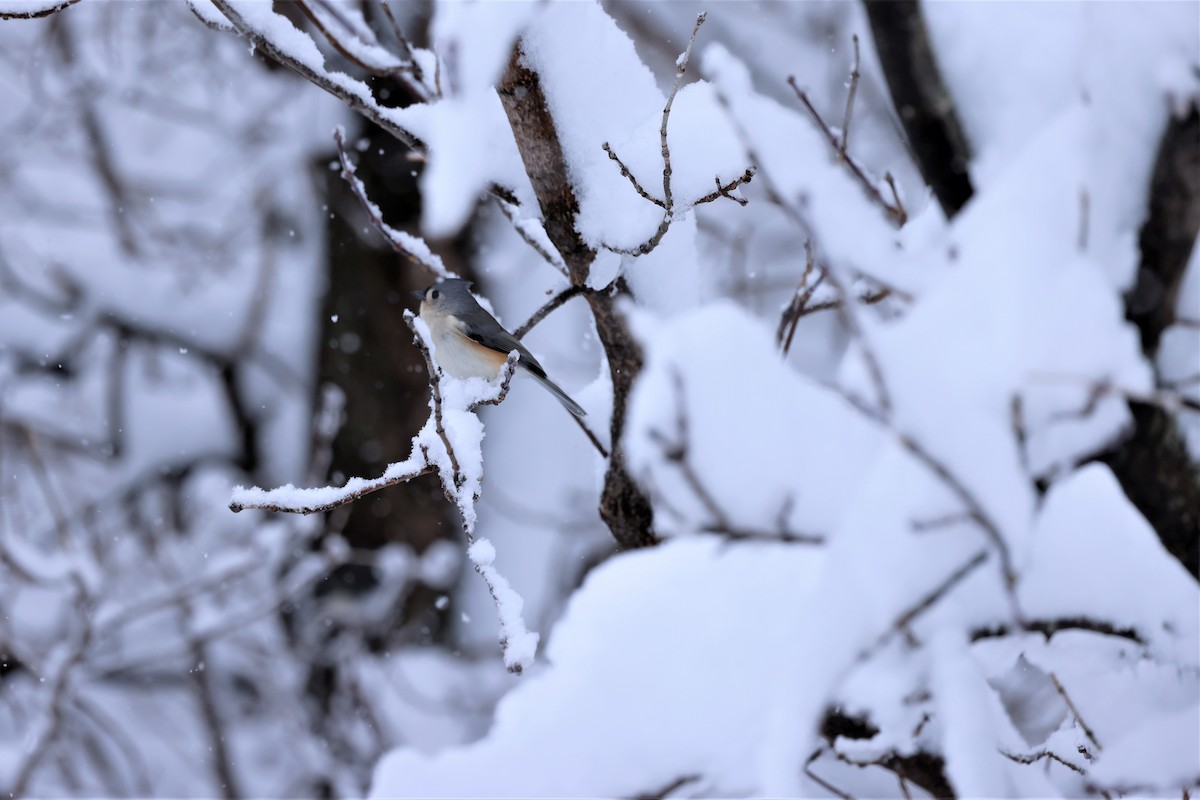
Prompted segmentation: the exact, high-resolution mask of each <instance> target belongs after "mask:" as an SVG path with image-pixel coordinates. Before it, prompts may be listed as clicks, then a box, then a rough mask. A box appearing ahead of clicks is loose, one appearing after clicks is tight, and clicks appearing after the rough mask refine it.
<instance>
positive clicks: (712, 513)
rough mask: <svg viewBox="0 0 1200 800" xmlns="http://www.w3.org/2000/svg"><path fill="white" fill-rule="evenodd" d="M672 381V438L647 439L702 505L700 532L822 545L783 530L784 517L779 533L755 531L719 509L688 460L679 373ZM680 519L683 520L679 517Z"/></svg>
mask: <svg viewBox="0 0 1200 800" xmlns="http://www.w3.org/2000/svg"><path fill="white" fill-rule="evenodd" d="M671 380H672V383H673V385H674V388H675V435H674V438H673V439H671V438H668V437H667V436H666V435H665V434H664V433H663V432H662V431H659V430H651V431H650V432H649V436H650V438H651V439H653V440H654V442H655V443H656V444H658V445H659V447H661V448H662V451H663V457H664V458H665V459H666V460H667V461H669V462H670V463H672V464H674V465H675V466H676V468H678V470H679V474H680V475H681V476H682V477H683V480H684V482H685V483H687V485H688V488H690V489H691V490H692V493H693V494H695V495H696V498H697V499H698V500H699V501H700V504H701V505H702V506H704V509H705V511H707V512H708V515H709V517H710V518H711V519H712V522H711V523H710V524H708V525H703V526H700V528H699V530H701V531H703V532H705V533H714V534H718V535H721V536H723V537H725V538H726V539H730V540H734V541H751V540H758V541H772V542H790V543H795V544H824V543H825V537H823V536H819V535H817V534H809V533H796V532H794V531H789V530H787V529H786V527H785V525H784V523H785V522H786V518H783V519H781V521H780V530H779V531H777V532H775V531H773V532H767V531H754V530H749V529H747V528H743V527H741V526H738V525H736V524H734V522H733V521H732V520H731V519H730V518H729V515H728V514H726V513H725V511H724V509H722V508H721V506H720V504H719V503H718V502H717V500H716V498H715V497H713V495H712V492H710V491H709V489H708V487H707V486H706V485H705V484H704V481H703V480H701V478H700V475H699V474H698V473H697V472H696V469H695V467H694V466H693V465H692V462H691V459H690V458H689V457H688V452H689V447H690V435H689V429H690V422H689V419H688V415H687V407H686V404H685V400H686V395H685V393H684V386H683V376H682V375H681V374H680V373H679V371H678V370H672V372H671ZM680 517H681V519H684V517H683V516H682V514H680Z"/></svg>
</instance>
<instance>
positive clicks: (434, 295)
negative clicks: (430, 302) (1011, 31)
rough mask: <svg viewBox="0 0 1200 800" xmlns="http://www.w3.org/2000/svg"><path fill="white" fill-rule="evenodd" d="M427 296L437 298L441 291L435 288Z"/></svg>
mask: <svg viewBox="0 0 1200 800" xmlns="http://www.w3.org/2000/svg"><path fill="white" fill-rule="evenodd" d="M429 296H430V297H432V298H433V299H434V300H437V299H438V298H439V297H441V296H442V293H441V292H439V291H438V290H437V289H434V290H433V291H432V292H430V293H429Z"/></svg>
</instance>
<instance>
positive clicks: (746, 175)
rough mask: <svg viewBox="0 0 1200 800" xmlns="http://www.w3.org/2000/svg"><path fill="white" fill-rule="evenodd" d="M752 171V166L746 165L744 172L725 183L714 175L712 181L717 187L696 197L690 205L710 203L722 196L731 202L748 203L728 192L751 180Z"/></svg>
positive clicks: (741, 204) (752, 177)
mask: <svg viewBox="0 0 1200 800" xmlns="http://www.w3.org/2000/svg"><path fill="white" fill-rule="evenodd" d="M754 171H755V170H754V167H747V168H746V171H745V172H743V173H742V174H741V175H739V176H737V177H736V178H734V179H733V180H731V181H730V182H729V183H725V184H723V183H721V179H720V178H717V177H714V178H713V182H714V183H716V185H717V188H716V189H714V190H713V191H711V192H709V193H708V194H706V195H704V196H703V197H701V198H699V199H697V200H696V201H695V202H694V203H692V205H693V206H699V205H704V204H705V203H711V202H713V201H714V200H717V199H719V198H721V197H724V198H725V199H726V200H732V201H733V202H735V203H737V204H738V205H739V206H745V205H747V204H749V202H750V201H749V200H747V199H746V198H744V197H735V196H734V195H732V194H730V192H732V191H733V190H734V189H736V188H737V187H739V186H741V185H742V184H743V183H749V182H750V181H751V180H753V179H754Z"/></svg>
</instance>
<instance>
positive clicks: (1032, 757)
mask: <svg viewBox="0 0 1200 800" xmlns="http://www.w3.org/2000/svg"><path fill="white" fill-rule="evenodd" d="M1000 755H1002V756H1004V757H1005V758H1007V759H1009V760H1010V761H1015V762H1017V763H1018V764H1036V763H1037V762H1039V761H1042V760H1043V759H1050V760H1051V761H1057V762H1058V763H1059V764H1062V765H1063V766H1064V767H1066V768H1067V769H1069V770H1071V771H1072V772H1078V773H1079V774H1080V775H1086V774H1087V771H1086V770H1084V769H1083V768H1082V767H1077V766H1076V765H1074V764H1072V763H1071V762H1070V761H1067V760H1066V759H1065V758H1063V757H1062V756H1060V755H1058V754H1057V753H1052V752H1050V751H1049V750H1038V751H1037V752H1036V753H1010V752H1008V751H1007V750H1001V751H1000Z"/></svg>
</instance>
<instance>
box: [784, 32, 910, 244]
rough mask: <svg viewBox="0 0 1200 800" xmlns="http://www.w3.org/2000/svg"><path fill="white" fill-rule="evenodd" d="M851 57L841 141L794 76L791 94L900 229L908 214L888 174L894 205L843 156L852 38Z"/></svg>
mask: <svg viewBox="0 0 1200 800" xmlns="http://www.w3.org/2000/svg"><path fill="white" fill-rule="evenodd" d="M854 53H855V56H854V71H853V72H852V73H851V82H850V93H849V95H848V96H847V98H846V120H845V127H844V128H843V129H842V135H841V136H840V137H839V136H838V135H837V134H836V133H834V132H833V129H832V128H830V127H829V125H828V123H826V122H825V118H824V117H822V116H821V112H819V111H817V108H816V106H814V105H813V104H812V100H810V99H809V97H808V92H806V91H804V90H803V89H801V88H800V85H799V84H798V83H796V76H795V75H789V76H788V79H787V81H788V85H789V86H791V87H792V91H794V92H795V93H796V97H797V98H798V99H799V100H800V103H801V104H802V105H803V106H804V108H805V110H807V111H808V114H809V116H810V117H812V119H813V122H814V123H816V126H817V128H818V129H819V130H820V131H821V133H822V134H824V136H825V139H826V141H828V142H829V146H830V147H831V148H832V149H833V152H834V154H835V155H836V156H837V158H838V160H839V161H841V162H842V163H844V164H845V165H846V167H847V169H849V170H850V174H851V175H853V176H854V178H855V180H857V181H858V183H859V185H860V186H861V187H862V188H863V191H865V192H866V193H867V196H868V197H870V198H871V200H872V201H874V202H875V203H876V204H877V205H878V206H879V207H880V208H881V209H883V212H884V213H885V214H886V215H887V216H888V218H889V219H890V220H891V221H892V222H893V223H895V225H896V227H900V226H902V225H904V223H905V222H907V221H908V212H907V211H906V210H905V208H904V204H903V203H901V202H900V197H899V195H898V194H897V192H896V184H895V181H894V180H893V179H892V176H891V174H890V173H889V174H888V175H887V176H886V177H885V180H886V181H887V183H888V186H890V187H891V190H892V198H893V201H894V202H892V203H889V202H888V201H887V200H886V199H885V198H884V196H883V193H882V192H880V191H879V186H878V185H876V183H875V181H873V180H871V179H870V178H869V177H867V173H866V172H865V171H864V170H863V168H862V167H861V166H860V165H859V164H858V162H857V161H855V160H854V158H853V157H852V156H850V154H849V153H847V152H846V142H847V140H848V138H849V136H850V113H851V112H850V109H851V106H852V104H853V102H854V93H855V90H856V89H857V87H858V81H857V79H856V78H857V76H858V37H857V36H856V37H854Z"/></svg>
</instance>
